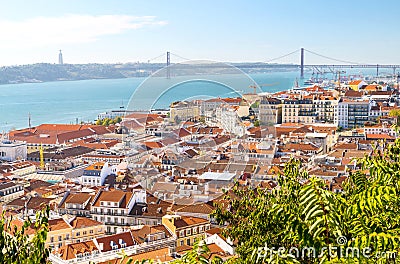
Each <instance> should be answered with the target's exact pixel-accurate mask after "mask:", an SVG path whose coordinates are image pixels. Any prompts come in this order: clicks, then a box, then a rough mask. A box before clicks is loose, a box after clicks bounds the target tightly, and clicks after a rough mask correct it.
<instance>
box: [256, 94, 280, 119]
mask: <svg viewBox="0 0 400 264" xmlns="http://www.w3.org/2000/svg"><path fill="white" fill-rule="evenodd" d="M258 119H259V120H260V122H261V124H262V125H275V124H282V101H281V100H279V99H277V98H272V97H267V96H264V97H262V98H261V101H260V105H259V116H258Z"/></svg>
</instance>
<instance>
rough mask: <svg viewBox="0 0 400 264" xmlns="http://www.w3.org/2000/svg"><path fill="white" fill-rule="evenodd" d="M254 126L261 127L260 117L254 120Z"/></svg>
mask: <svg viewBox="0 0 400 264" xmlns="http://www.w3.org/2000/svg"><path fill="white" fill-rule="evenodd" d="M254 126H255V127H259V126H260V120H258V119H257V120H255V121H254Z"/></svg>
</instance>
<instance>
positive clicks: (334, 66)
mask: <svg viewBox="0 0 400 264" xmlns="http://www.w3.org/2000/svg"><path fill="white" fill-rule="evenodd" d="M307 53H308V54H312V55H314V56H317V57H319V58H323V59H325V60H329V61H330V62H332V63H326V64H307V63H306V56H305V55H306V54H307ZM295 54H298V55H299V62H298V63H276V62H277V61H279V60H281V59H284V58H287V57H289V56H293V55H295ZM171 55H173V56H174V57H176V58H178V59H180V60H183V61H184V62H183V63H182V65H184V64H185V61H191V59H188V58H185V57H182V56H180V55H177V54H174V53H172V52H169V51H168V52H166V53H163V54H161V55H159V56H157V57H154V58H151V59H149V60H148V61H147V62H148V68H151V69H152V70H157V69H160V68H161V67H164V66H170V65H171ZM161 58H166V63H153V62H154V61H156V60H159V59H161ZM231 65H233V66H235V67H237V68H239V69H241V70H246V69H273V68H291V69H299V70H300V77H301V78H304V71H305V70H306V69H312V70H313V71H315V72H317V73H337V72H338V69H345V68H346V69H350V68H351V69H357V68H360V69H366V68H369V69H376V75H377V76H378V75H379V70H380V69H391V70H393V75H395V74H396V69H400V65H399V64H368V63H359V62H353V61H348V60H342V59H337V58H333V57H330V56H326V55H323V54H320V53H317V52H314V51H311V50H308V49H305V48H300V49H297V50H295V51H292V52H289V53H287V54H284V55H282V56H279V57H276V58H272V59H268V60H265V61H262V62H254V63H232V64H231ZM198 67H202V65H198ZM204 67H223V64H218V63H216V64H211V65H210V64H207V65H204ZM166 77H167V78H170V77H171V72H170V67H167V69H166Z"/></svg>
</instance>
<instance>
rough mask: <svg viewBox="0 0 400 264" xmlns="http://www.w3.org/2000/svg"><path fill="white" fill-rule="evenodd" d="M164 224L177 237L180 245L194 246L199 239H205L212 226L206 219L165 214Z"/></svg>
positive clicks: (177, 242)
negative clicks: (206, 232)
mask: <svg viewBox="0 0 400 264" xmlns="http://www.w3.org/2000/svg"><path fill="white" fill-rule="evenodd" d="M162 224H163V225H164V226H165V227H166V228H167V229H168V231H169V232H170V233H171V234H172V235H173V236H174V237H175V238H176V245H177V246H178V247H179V246H184V245H186V246H192V245H193V244H194V242H195V241H196V240H197V239H204V238H205V231H207V230H209V229H210V226H211V224H210V222H209V221H208V220H206V219H203V218H199V217H190V216H180V215H165V216H163V218H162Z"/></svg>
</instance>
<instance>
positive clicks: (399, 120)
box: [389, 109, 400, 125]
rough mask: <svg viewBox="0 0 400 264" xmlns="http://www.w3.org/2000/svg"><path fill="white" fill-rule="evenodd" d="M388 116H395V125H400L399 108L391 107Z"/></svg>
mask: <svg viewBox="0 0 400 264" xmlns="http://www.w3.org/2000/svg"><path fill="white" fill-rule="evenodd" d="M389 116H391V117H396V118H397V120H396V121H397V125H400V109H392V110H390V112H389Z"/></svg>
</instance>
